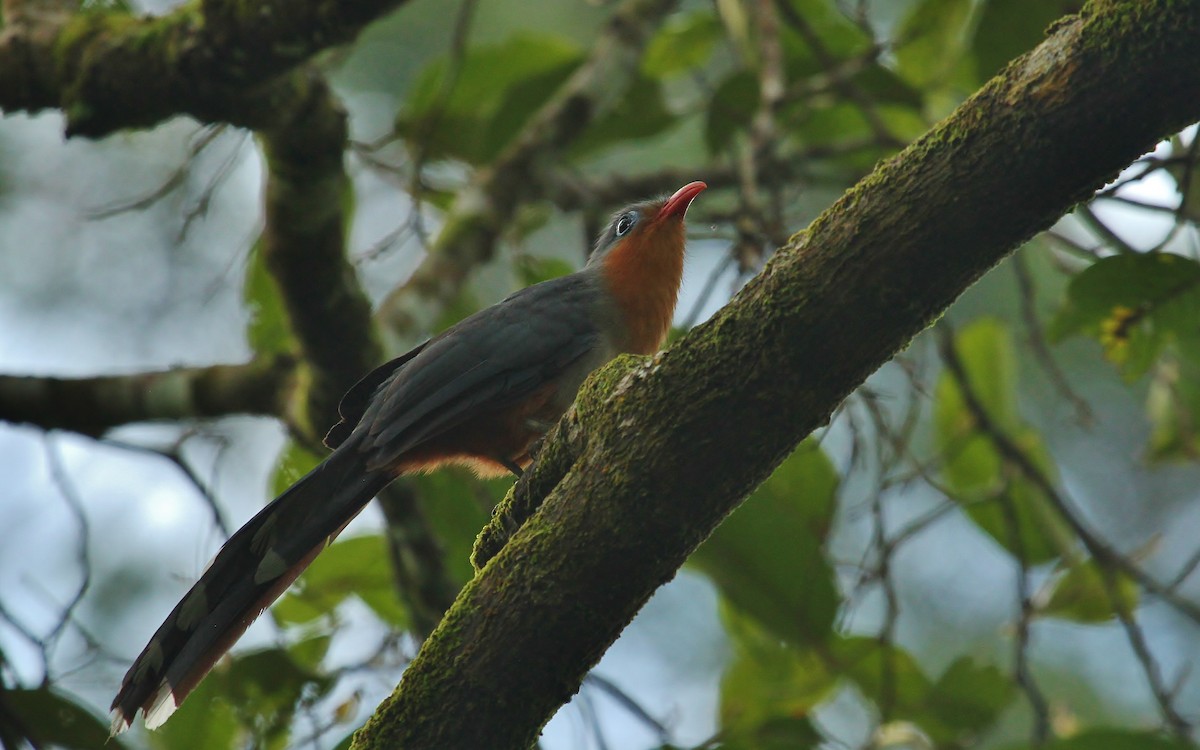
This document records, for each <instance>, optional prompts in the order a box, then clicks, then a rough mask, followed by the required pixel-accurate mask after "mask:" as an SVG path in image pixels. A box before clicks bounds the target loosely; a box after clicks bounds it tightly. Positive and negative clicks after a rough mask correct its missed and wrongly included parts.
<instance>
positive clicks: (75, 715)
mask: <svg viewBox="0 0 1200 750" xmlns="http://www.w3.org/2000/svg"><path fill="white" fill-rule="evenodd" d="M0 706H2V707H3V712H2V713H0V722H6V723H7V722H10V721H11V722H15V723H17V724H18V725H19V726H18V728H17V731H19V732H25V733H28V738H29V739H30V740H33V741H36V742H37V743H38V744H39V745H40V746H41V747H51V746H52V747H58V748H67V749H68V750H93V749H94V748H97V747H114V748H117V750H120V748H122V747H123V745H122V744H121V743H119V742H117V741H116V740H109V738H108V731H109V728H108V726H107V725H106V724H105V723H104V722H102V721H101V720H100V719H97V718H96V717H95V716H93V715H92V714H91V713H90V712H89V711H87V710H86V709H84V708H83V707H81V706H80V705H79V704H77V703H75V702H74V701H73V700H71V699H70V698H68V697H67V696H65V695H63V694H62V693H59V692H58V691H56V690H53V689H51V688H49V687H41V688H37V689H35V690H7V689H4V690H0ZM105 743H108V744H107V745H106V744H105Z"/></svg>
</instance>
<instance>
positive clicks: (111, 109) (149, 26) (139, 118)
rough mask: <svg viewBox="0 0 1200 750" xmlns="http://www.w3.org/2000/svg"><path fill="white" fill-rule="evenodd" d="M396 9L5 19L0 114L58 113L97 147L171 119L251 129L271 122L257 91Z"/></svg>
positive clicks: (346, 6)
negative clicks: (103, 139) (98, 141)
mask: <svg viewBox="0 0 1200 750" xmlns="http://www.w3.org/2000/svg"><path fill="white" fill-rule="evenodd" d="M404 2H405V0H328V1H324V0H322V1H321V2H306V3H295V2H286V1H285V0H252V1H246V2H242V1H241V0H203V1H201V0H194V1H193V2H190V3H188V4H187V5H184V6H182V7H180V8H179V9H177V10H175V11H173V12H171V13H169V14H167V15H166V16H163V17H161V18H151V17H142V18H134V17H132V16H129V15H125V14H122V13H109V12H99V11H92V12H81V13H77V14H74V15H42V16H36V17H34V16H31V17H24V16H23V17H21V18H19V19H18V20H17V21H16V22H11V19H10V23H9V24H8V25H7V27H6V28H5V29H4V32H3V34H0V108H2V109H3V110H5V111H7V112H12V111H16V110H29V111H37V110H41V109H49V108H59V109H62V110H63V111H64V112H65V113H66V115H67V121H68V132H69V133H72V134H80V135H87V136H93V137H97V136H102V135H106V134H108V133H111V132H113V131H114V130H117V129H120V128H127V127H149V126H151V125H154V124H155V123H157V122H160V121H162V120H164V119H167V118H168V117H172V116H174V115H177V114H190V115H192V116H194V117H196V118H197V119H199V120H201V121H205V122H214V121H220V122H230V123H233V124H236V125H244V126H247V127H257V126H260V125H261V124H262V123H263V122H269V121H270V117H271V114H270V113H271V105H272V102H271V99H272V98H273V96H274V94H272V93H270V92H268V93H267V95H264V94H263V92H262V91H256V89H259V88H260V87H261V86H262V85H263V84H265V83H267V82H268V81H270V80H271V79H273V78H275V77H277V76H279V75H280V74H282V73H285V72H287V71H288V70H289V69H291V68H293V67H295V66H296V65H298V64H300V63H302V62H304V61H305V60H307V59H308V58H310V57H311V56H312V55H313V54H314V53H316V52H319V51H320V50H322V49H326V48H328V47H332V46H334V45H337V44H342V43H345V42H348V41H350V40H351V39H353V38H354V37H355V36H356V35H357V34H358V32H359V31H361V30H362V28H363V27H364V26H365V25H366V24H367V23H369V22H371V21H373V20H375V19H376V18H378V17H380V16H381V15H383V14H384V13H386V12H388V11H389V10H392V9H393V8H396V7H398V6H399V5H401V4H403V3H404Z"/></svg>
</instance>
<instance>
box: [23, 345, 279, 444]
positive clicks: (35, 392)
mask: <svg viewBox="0 0 1200 750" xmlns="http://www.w3.org/2000/svg"><path fill="white" fill-rule="evenodd" d="M294 371H295V362H294V361H293V360H292V358H291V357H274V358H271V359H265V360H258V361H254V362H251V363H249V364H246V365H214V366H212V367H196V368H181V369H177V370H164V371H162V372H150V373H139V374H137V375H113V376H108V377H98V378H42V377H22V376H14V375H0V421H4V422H14V423H29V424H35V425H37V426H38V427H41V428H42V429H47V430H50V429H62V430H72V431H74V432H79V433H83V434H85V435H92V436H99V435H101V434H102V433H104V432H105V431H106V430H108V429H110V428H112V427H119V426H121V425H124V424H129V423H131V422H148V421H156V420H178V419H199V418H204V417H220V416H225V415H228V414H264V415H269V416H279V414H280V413H281V411H282V409H283V403H284V402H285V400H286V394H287V389H288V387H289V386H290V383H291V378H292V375H293V373H294Z"/></svg>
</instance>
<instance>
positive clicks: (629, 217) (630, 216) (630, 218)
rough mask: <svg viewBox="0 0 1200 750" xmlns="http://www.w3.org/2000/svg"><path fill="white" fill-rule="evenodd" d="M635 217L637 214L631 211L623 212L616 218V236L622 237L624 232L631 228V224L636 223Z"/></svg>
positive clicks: (626, 232)
mask: <svg viewBox="0 0 1200 750" xmlns="http://www.w3.org/2000/svg"><path fill="white" fill-rule="evenodd" d="M637 219H638V216H637V214H636V213H634V212H633V211H630V212H629V213H627V214H623V215H622V216H621V218H619V219H617V227H616V235H617V236H618V237H624V236H625V235H626V234H628V233H629V230H630V229H633V225H634V224H636V223H637Z"/></svg>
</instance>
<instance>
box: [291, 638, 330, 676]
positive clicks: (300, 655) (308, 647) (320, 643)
mask: <svg viewBox="0 0 1200 750" xmlns="http://www.w3.org/2000/svg"><path fill="white" fill-rule="evenodd" d="M332 641H333V639H332V638H331V637H330V636H328V635H317V636H313V637H312V638H305V639H304V640H302V641H296V642H295V643H293V644H291V645H289V646H288V647H287V652H288V654H289V655H290V656H291V657H292V659H293V660H295V662H296V663H297V664H299V665H300V666H301V667H303V668H305V669H308V670H315V669H317V668H318V667H320V666H321V660H322V659H324V658H325V654H326V653H328V652H329V644H330V643H331V642H332Z"/></svg>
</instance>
